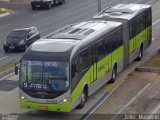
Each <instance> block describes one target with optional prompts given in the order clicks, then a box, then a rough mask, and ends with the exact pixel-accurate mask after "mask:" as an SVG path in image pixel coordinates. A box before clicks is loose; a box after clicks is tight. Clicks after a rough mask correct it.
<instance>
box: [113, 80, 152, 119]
mask: <svg viewBox="0 0 160 120" xmlns="http://www.w3.org/2000/svg"><path fill="white" fill-rule="evenodd" d="M150 85H151V83H148V84H147V85H145V87H144V88H143V89H142V90H141V91H140V92H139V93H138V94H137V95H136V96H134V97H133V98H132V99H131V100H130V101H129V102H128V103H127V104H126V105H125V106H124V107H123V108H122V109H121V110H119V111H118V112H117V113H116V115H115V116H114V117H112V119H111V120H115V119H116V117H117V116H118V115H119V114H121V113H122V112H123V111H124V110H125V109H126V108H127V107H128V106H129V105H130V104H131V103H132V102H133V101H135V100H136V99H137V98H138V97H139V96H140V95H141V94H142V93H143V92H144V91H145V90H147V88H148V87H149V86H150Z"/></svg>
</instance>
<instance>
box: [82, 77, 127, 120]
mask: <svg viewBox="0 0 160 120" xmlns="http://www.w3.org/2000/svg"><path fill="white" fill-rule="evenodd" d="M124 81H125V79H124V80H119V81H117V82H115V84H113V85H111V86H109V87H108V89H107V91H106V93H105V94H104V95H103V96H102V97H101V98H100V99H99V100H98V101H97V102H96V103H95V104H94V105H93V106H92V107H91V108H90V109H89V110H88V111H87V112H86V113H85V114H84V115H83V116H82V117H81V118H80V120H86V119H87V118H88V117H89V116H90V115H91V114H92V113H93V112H95V110H96V109H97V108H98V107H99V106H100V105H101V104H102V103H103V102H104V101H105V100H107V99H108V98H109V97H110V96H111V95H112V94H113V93H114V91H115V90H116V89H117V88H118V87H119V86H120V85H121V84H122V83H123V82H124Z"/></svg>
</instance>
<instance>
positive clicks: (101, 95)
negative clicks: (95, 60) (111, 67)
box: [0, 0, 160, 120]
mask: <svg viewBox="0 0 160 120" xmlns="http://www.w3.org/2000/svg"><path fill="white" fill-rule="evenodd" d="M68 2H69V1H67V3H66V6H67V4H69V3H68ZM75 2H78V0H75ZM75 2H74V3H75ZM84 2H86V1H85V0H84ZM114 2H115V1H114ZM125 2H129V1H125ZM134 2H137V3H139V2H142V1H134ZM148 2H150V1H148ZM152 2H153V1H152ZM112 3H113V1H112ZM70 4H73V3H70ZM79 4H80V3H79ZM79 4H78V5H79ZM82 4H83V5H84V6H85V5H86V4H84V3H82ZM88 4H89V3H88ZM106 5H108V4H107V3H106ZM159 5H160V3H159V2H157V3H156V4H154V5H153V38H154V39H153V43H152V45H151V47H150V48H149V49H148V50H147V51H146V52H145V53H144V56H143V60H142V61H141V62H134V63H132V64H131V65H129V66H128V67H127V68H126V69H125V70H123V71H122V72H121V73H120V74H119V76H118V80H117V81H116V83H115V84H113V85H110V84H107V85H104V87H102V88H101V89H100V90H98V91H97V92H96V93H95V94H94V95H92V96H91V97H90V98H89V99H88V101H87V103H86V105H85V107H84V108H83V109H75V110H73V111H72V112H71V113H55V112H45V111H32V110H24V109H20V108H19V104H18V87H17V86H18V76H11V77H9V78H6V79H5V80H1V81H7V80H8V81H9V82H10V83H11V84H13V83H12V82H11V81H15V83H14V85H15V86H14V87H13V85H11V86H8V89H7V90H0V113H4V114H3V115H5V114H7V113H12V114H14V115H17V114H18V115H19V119H20V120H28V119H32V120H51V119H55V120H56V119H58V120H59V119H60V120H64V119H70V120H71V119H74V120H75V119H92V120H96V119H101V117H102V119H105V120H106V117H108V116H103V114H112V115H111V116H109V118H112V119H114V118H117V117H118V120H119V119H120V118H119V116H116V115H113V114H115V113H125V112H126V111H127V112H129V113H131V112H135V113H136V112H139V111H140V112H141V108H143V107H140V106H143V104H142V103H145V101H141V102H139V99H141V100H143V99H144V98H145V99H146V100H147V101H149V102H152V99H149V98H155V99H156V100H157V101H156V102H155V105H152V107H153V109H150V110H149V111H147V110H148V109H145V110H146V111H144V112H145V113H147V112H149V113H150V111H152V112H156V113H158V112H159V111H160V110H159V105H158V104H159V98H158V97H156V95H159V93H158V92H157V94H155V92H154V91H155V90H157V91H158V90H159V88H158V86H159V84H160V83H159V78H158V74H156V73H143V75H142V73H141V74H139V73H137V72H134V73H132V74H130V73H131V72H132V71H133V70H134V69H135V68H136V67H137V66H139V64H141V63H143V62H144V61H145V60H146V59H148V58H149V57H150V56H151V55H153V54H154V53H155V51H157V50H158V49H159V44H160V39H159V38H160V35H159V31H158V30H159V25H160V24H159V21H160V20H159V19H160V17H159V16H160V8H159ZM22 6H23V5H22ZM66 6H65V5H64V6H61V7H66ZM80 6H81V5H80ZM91 6H92V5H91ZM95 6H96V4H95ZM14 7H15V6H14ZM61 7H56V8H53V9H51V10H50V11H44V10H43V11H34V12H35V13H36V14H37V18H34V17H33V18H34V19H37V22H36V21H34V22H35V23H39V22H40V21H41V20H38V16H39V15H40V16H41V14H44V16H45V15H46V14H48V13H50V14H51V12H52V13H53V11H58V10H57V9H60V8H61ZM81 7H82V6H81ZM81 7H79V9H80V8H81ZM92 7H94V5H93V6H92ZM92 7H91V8H92ZM15 8H16V7H15ZM75 8H76V7H75ZM77 8H78V7H77ZM91 8H90V9H91ZM18 9H19V10H20V12H19V13H17V14H16V13H15V14H13V15H11V16H8V17H5V18H3V19H2V21H3V22H5V21H6V20H7V19H8V20H9V19H11V18H12V17H13V18H14V17H16V16H20V18H21V19H22V18H23V17H24V15H23V14H22V13H21V12H23V13H26V15H28V14H30V15H34V14H33V13H32V12H31V10H28V11H26V10H27V9H30V6H25V7H20V8H18ZM68 9H70V10H72V9H73V8H68ZM83 9H85V8H83ZM86 9H87V6H86ZM23 10H24V11H23ZM82 11H83V10H82V9H81V10H80V11H79V12H82ZM41 12H42V13H41ZM61 12H62V13H63V12H64V13H66V10H64V11H63V10H62V11H61ZM61 12H60V13H61ZM74 12H76V11H74ZM90 12H91V13H92V12H93V11H90ZM94 12H95V13H96V10H95V11H94ZM94 12H93V13H92V14H91V13H89V12H88V14H89V15H86V16H85V15H84V16H83V17H84V18H83V17H80V16H78V18H77V16H75V17H74V18H73V21H72V20H67V19H66V22H64V24H68V23H69V22H76V20H78V21H81V20H82V21H83V20H86V19H89V18H90V15H92V16H93V15H94V14H95V13H94ZM50 14H48V16H49V15H50ZM56 14H57V13H56ZM68 14H69V13H68ZM75 14H76V13H75ZM84 14H85V13H84ZM57 15H58V14H57ZM40 16H39V17H40ZM53 16H54V15H53ZM53 16H52V17H53ZM50 17H51V15H50V16H49V18H50ZM59 17H60V18H61V19H62V18H64V17H63V16H60V15H59ZM66 17H67V16H66ZM20 18H17V19H20ZM33 18H32V19H29V20H28V21H31V20H33ZM69 18H70V17H69ZM69 18H68V19H69ZM42 19H44V20H45V19H47V18H45V17H43V18H42ZM56 19H58V18H56ZM71 19H72V18H71ZM11 21H12V20H11ZM11 21H10V22H8V23H9V24H11V23H12V22H11ZM23 22H26V23H27V19H26V20H25V19H24V21H21V22H19V23H18V22H17V23H16V24H17V26H18V27H19V26H21V24H22V23H23ZM34 22H33V23H34ZM52 22H53V21H52ZM0 24H1V19H0ZM16 24H11V26H12V25H13V27H14V25H16ZM28 24H32V23H28ZM41 24H42V23H41ZM41 24H40V27H41ZM47 24H49V23H46V26H47ZM52 24H53V23H52ZM58 24H60V23H56V25H55V26H57V28H58V27H61V25H62V24H60V25H59V26H58ZM22 25H23V24H22ZM24 25H25V24H24ZM26 25H27V24H26ZM0 26H1V25H0ZM11 26H10V25H8V26H7V25H6V26H4V28H5V30H4V33H2V35H3V34H4V35H5V34H7V32H6V31H7V30H9V28H10V27H11ZM48 26H49V25H48ZM40 27H38V29H40ZM42 27H43V24H42ZM52 29H53V30H54V29H55V28H52V26H49V28H46V31H45V30H44V31H43V29H40V32H41V33H42V35H46V33H47V30H48V31H50V30H51V31H50V32H52ZM0 30H1V29H0ZM1 32H2V31H1ZM1 32H0V33H1ZM45 32H46V33H45ZM22 54H23V53H10V54H7V56H8V58H7V59H4V60H2V61H5V62H7V60H8V59H9V60H13V59H18V57H20V56H21V55H22ZM3 55H6V54H4V53H2V57H4V56H3ZM2 61H1V62H0V63H1V64H3V62H2ZM138 75H139V76H141V77H140V78H139V79H137V76H138ZM142 76H146V79H144V78H143V77H142ZM133 80H134V81H133ZM151 80H154V81H151ZM135 81H137V82H135ZM0 84H2V82H0ZM3 85H4V84H2V86H3ZM135 86H136V87H135ZM11 87H12V88H11ZM0 88H1V86H0ZM9 88H10V89H9ZM115 88H116V89H115ZM156 88H157V89H156ZM3 89H6V88H5V87H4V88H3ZM124 93H126V94H125V95H124ZM144 93H145V94H144ZM153 93H154V95H155V97H154V96H151V95H152V94H153ZM149 95H150V96H149ZM135 96H136V97H135ZM117 98H118V99H117ZM138 98H139V99H138ZM142 98H143V99H142ZM145 99H144V100H145ZM111 101H112V102H111ZM136 103H138V104H136ZM133 106H137V109H133V108H134V107H133ZM144 108H145V105H144ZM146 108H147V107H146ZM148 108H150V107H149V106H148ZM86 113H89V115H85V114H86ZM91 113H92V114H91ZM97 114H102V116H101V115H100V116H99V115H98V116H97ZM103 117H104V118H103ZM0 118H1V117H0Z"/></svg>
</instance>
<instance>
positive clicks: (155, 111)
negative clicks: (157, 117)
mask: <svg viewBox="0 0 160 120" xmlns="http://www.w3.org/2000/svg"><path fill="white" fill-rule="evenodd" d="M159 109H160V104H159V105H158V106H157V107H156V108H155V109H154V110H153V111H152V113H151V114H156V113H157V112H158V110H159ZM158 114H159V113H158Z"/></svg>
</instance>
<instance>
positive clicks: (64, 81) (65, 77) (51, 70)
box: [20, 60, 69, 91]
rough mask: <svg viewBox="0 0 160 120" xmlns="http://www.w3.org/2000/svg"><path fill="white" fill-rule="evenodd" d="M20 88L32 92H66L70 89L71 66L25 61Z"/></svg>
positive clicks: (65, 63)
mask: <svg viewBox="0 0 160 120" xmlns="http://www.w3.org/2000/svg"><path fill="white" fill-rule="evenodd" d="M20 87H21V88H26V89H32V90H37V89H40V90H44V91H66V90H68V88H69V64H68V63H67V62H48V61H45V62H42V61H26V60H23V61H22V63H21V70H20Z"/></svg>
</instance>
